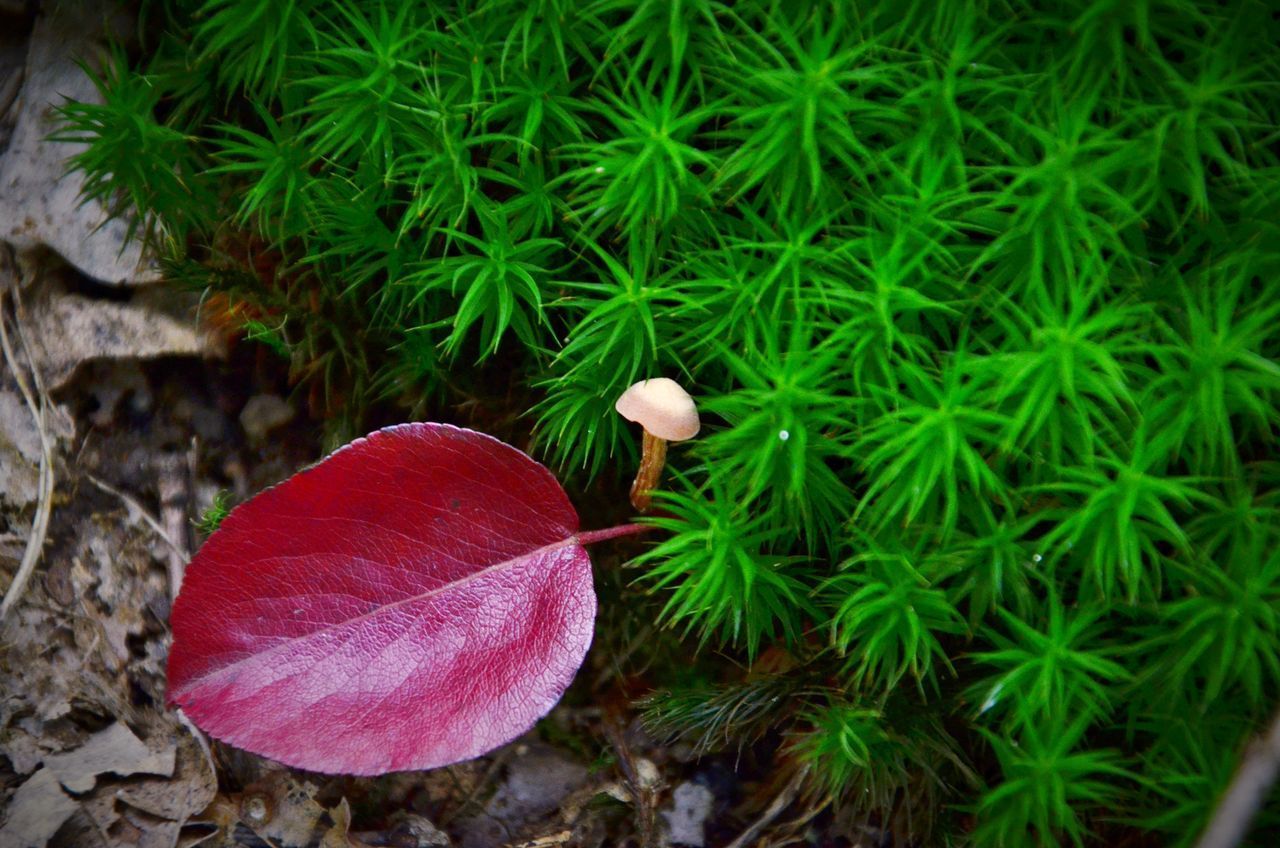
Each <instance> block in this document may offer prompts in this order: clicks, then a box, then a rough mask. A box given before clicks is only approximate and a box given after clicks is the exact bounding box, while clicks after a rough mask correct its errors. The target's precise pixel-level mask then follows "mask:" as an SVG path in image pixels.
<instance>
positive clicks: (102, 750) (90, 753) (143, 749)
mask: <svg viewBox="0 0 1280 848" xmlns="http://www.w3.org/2000/svg"><path fill="white" fill-rule="evenodd" d="M44 762H45V767H46V768H47V769H49V770H50V771H52V772H53V773H54V774H55V775H56V776H57V777H58V780H60V781H61V782H62V785H63V786H65V787H67V789H69V790H70V791H72V792H77V793H79V792H88V791H89V790H91V789H93V784H94V782H95V780H96V779H97V776H98V775H100V774H104V773H107V772H110V773H112V774H118V775H129V774H139V773H142V774H161V775H165V776H166V777H167V776H170V775H172V774H173V767H174V746H173V744H172V743H169V744H168V745H166V746H165V747H164V748H163V749H162V750H160V751H152V750H151V749H150V748H148V747H147V745H146V744H145V743H144V742H143V741H142V740H141V739H139V738H138V737H137V736H135V735H134V733H133V731H132V730H130V729H129V728H128V727H127V726H125V725H124V724H122V723H121V722H116V723H115V724H113V725H111V726H110V727H108V728H107V729H105V730H101V731H99V732H97V733H95V734H94V735H93V736H91V737H89V741H88V742H86V743H85V744H84V745H83V746H81V747H80V748H77V749H76V750H74V751H67V752H66V753H63V754H51V755H50V756H48V757H46V758H45V761H44Z"/></svg>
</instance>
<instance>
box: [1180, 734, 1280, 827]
mask: <svg viewBox="0 0 1280 848" xmlns="http://www.w3.org/2000/svg"><path fill="white" fill-rule="evenodd" d="M1277 772H1280V713H1277V714H1276V717H1275V718H1274V719H1272V720H1271V726H1270V727H1268V728H1267V732H1266V735H1265V736H1262V737H1261V738H1258V739H1255V740H1254V741H1253V742H1251V743H1250V744H1249V747H1248V748H1247V749H1246V750H1245V752H1244V759H1243V760H1242V761H1241V763H1240V768H1239V769H1238V770H1237V771H1236V776H1235V777H1234V778H1232V780H1231V785H1230V786H1228V787H1227V791H1226V793H1224V794H1223V796H1222V799H1221V800H1220V801H1218V806H1217V809H1215V810H1214V811H1213V818H1212V819H1211V820H1210V822H1209V826H1208V827H1206V828H1205V829H1204V833H1203V834H1202V835H1201V836H1200V841H1199V842H1197V843H1196V848H1232V846H1235V845H1239V844H1240V840H1241V839H1243V838H1244V835H1245V833H1247V832H1248V830H1249V824H1250V823H1251V822H1252V821H1253V817H1254V815H1255V814H1257V812H1258V809H1259V808H1260V807H1261V806H1262V802H1263V801H1265V800H1266V798H1267V793H1268V792H1269V791H1270V790H1271V785H1272V784H1273V783H1275V780H1276V773H1277Z"/></svg>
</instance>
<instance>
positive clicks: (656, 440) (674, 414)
mask: <svg viewBox="0 0 1280 848" xmlns="http://www.w3.org/2000/svg"><path fill="white" fill-rule="evenodd" d="M613 408H614V409H616V410H617V411H618V414H619V415H621V416H622V417H623V418H625V419H627V420H628V421H636V422H638V423H639V424H640V426H641V427H643V428H644V441H643V443H642V447H641V450H640V470H639V471H637V472H636V480H635V482H634V483H632V484H631V505H632V506H634V507H635V508H636V509H638V510H639V511H641V512H644V511H646V510H648V509H649V493H650V492H651V491H652V490H653V489H654V488H655V487H656V486H657V485H658V478H659V477H660V476H662V466H663V465H665V464H666V461H667V442H682V441H684V440H685V439H692V438H693V437H694V436H696V435H698V428H699V426H700V423H699V421H698V407H697V405H696V404H694V402H693V398H691V397H689V393H688V392H686V391H685V390H684V389H682V388H680V384H679V383H677V382H676V381H675V380H669V379H667V378H666V377H656V378H654V379H652V380H641V381H640V382H639V383H636V384H635V385H633V386H632V387H631V388H629V389H627V390H626V391H625V392H623V393H622V397H620V398H618V402H617V403H615V404H614V405H613Z"/></svg>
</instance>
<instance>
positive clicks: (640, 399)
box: [613, 377, 701, 442]
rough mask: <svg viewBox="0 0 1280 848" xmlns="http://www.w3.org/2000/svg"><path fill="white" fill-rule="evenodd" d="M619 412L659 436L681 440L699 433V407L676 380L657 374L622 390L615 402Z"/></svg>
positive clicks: (671, 439)
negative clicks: (657, 375)
mask: <svg viewBox="0 0 1280 848" xmlns="http://www.w3.org/2000/svg"><path fill="white" fill-rule="evenodd" d="M613 408H614V409H616V410H618V414H619V415H621V416H622V417H623V418H625V419H627V420H628V421H637V422H639V423H640V426H641V427H644V429H645V430H647V431H649V432H650V433H652V434H653V435H655V436H657V437H658V438H659V439H666V440H667V441H669V442H680V441H684V440H685V439H692V438H693V437H694V436H696V435H698V429H699V428H700V426H701V424H700V422H699V421H698V407H697V405H695V404H694V402H693V398H691V397H689V393H688V392H686V391H685V390H684V389H682V388H680V384H679V383H677V382H676V381H675V380H669V379H667V378H666V377H655V378H654V379H652V380H641V381H640V382H639V383H636V384H635V385H634V386H632V387H631V388H629V389H627V390H626V391H625V392H623V393H622V397H620V398H618V402H617V403H615V404H614V405H613Z"/></svg>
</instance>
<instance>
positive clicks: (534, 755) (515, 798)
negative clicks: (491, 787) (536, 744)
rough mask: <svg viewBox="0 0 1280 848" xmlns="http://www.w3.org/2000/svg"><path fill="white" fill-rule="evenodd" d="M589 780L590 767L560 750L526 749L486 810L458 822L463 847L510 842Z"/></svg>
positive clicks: (514, 761)
mask: <svg viewBox="0 0 1280 848" xmlns="http://www.w3.org/2000/svg"><path fill="white" fill-rule="evenodd" d="M519 747H520V748H523V747H524V746H519ZM586 780H587V769H586V767H584V766H582V765H579V764H578V763H575V762H573V761H572V760H569V759H566V758H565V757H564V756H562V755H561V754H559V753H558V752H556V751H554V750H552V749H549V748H537V749H533V750H526V752H525V753H524V754H523V755H518V756H516V757H515V758H514V759H513V760H512V762H511V765H510V766H509V767H508V769H507V777H506V780H504V781H503V783H502V785H501V786H499V787H498V791H497V792H495V793H494V794H493V797H492V798H490V799H489V803H488V804H486V805H485V808H484V812H483V813H481V814H480V815H478V816H472V817H470V818H468V819H465V820H463V821H460V822H459V823H458V832H459V833H460V835H461V839H460V841H461V843H462V846H463V848H488V846H492V845H502V844H504V843H506V842H508V841H510V840H511V838H512V836H514V834H515V833H516V832H517V831H518V830H519V829H520V828H521V827H522V826H524V825H525V824H527V823H529V822H532V821H534V820H535V819H537V818H540V817H541V816H545V815H546V814H547V813H550V812H551V811H552V810H555V809H556V808H558V807H559V806H560V803H561V801H563V800H564V799H565V798H566V797H567V796H568V795H569V794H570V793H571V792H573V791H574V790H576V789H578V788H580V787H581V786H582V785H583V784H584V783H585V782H586Z"/></svg>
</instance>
